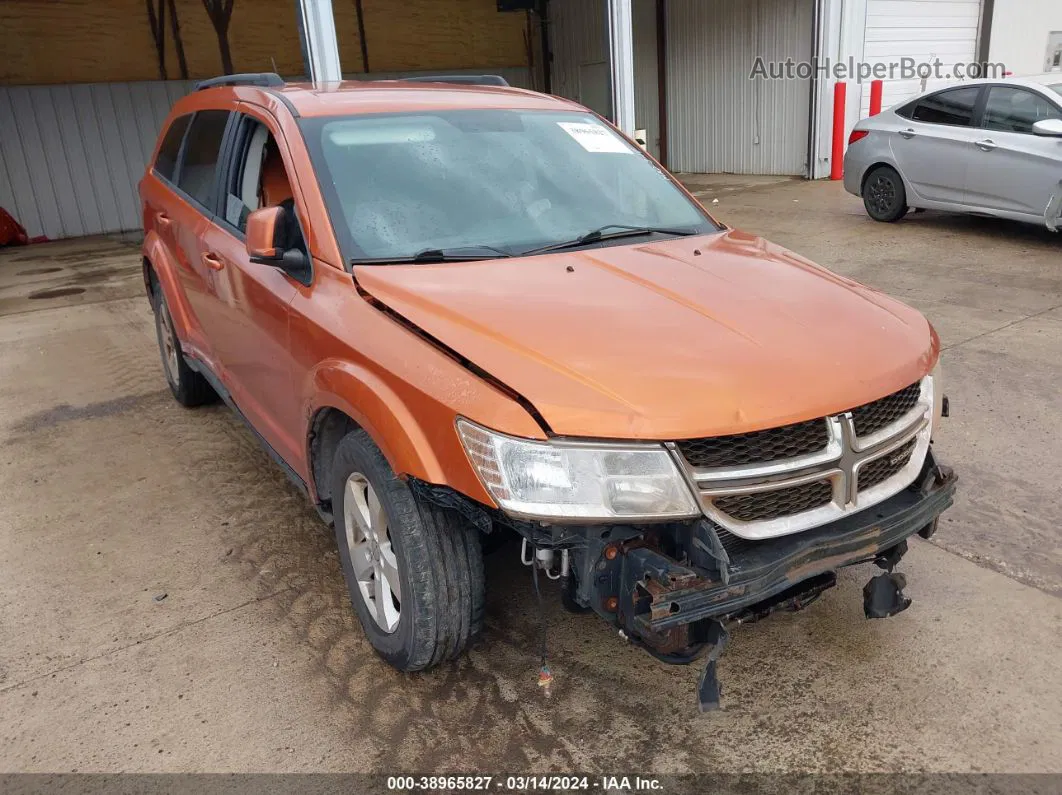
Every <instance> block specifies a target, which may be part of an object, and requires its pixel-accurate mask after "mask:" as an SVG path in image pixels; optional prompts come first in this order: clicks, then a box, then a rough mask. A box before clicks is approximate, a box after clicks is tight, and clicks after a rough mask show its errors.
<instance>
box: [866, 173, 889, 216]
mask: <svg viewBox="0 0 1062 795" xmlns="http://www.w3.org/2000/svg"><path fill="white" fill-rule="evenodd" d="M867 199H868V201H869V203H870V206H871V207H873V208H874V210H876V211H877V212H878V213H881V214H882V215H886V214H887V213H888V212H889V211H890V210H892V205H893V203H894V202H895V201H896V186H895V185H894V184H893V182H892V180H891V179H889V178H888V177H886V176H884V175H882V174H879V175H878V176H876V177H875V178H874V180H873V181H872V182H871V183H870V189H869V191H868V195H867Z"/></svg>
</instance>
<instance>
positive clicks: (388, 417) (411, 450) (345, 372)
mask: <svg viewBox="0 0 1062 795" xmlns="http://www.w3.org/2000/svg"><path fill="white" fill-rule="evenodd" d="M397 387H398V388H395V387H393V386H392V385H391V384H389V383H388V382H387V381H386V380H385V379H384V378H382V377H380V375H378V374H377V373H375V372H373V371H372V370H370V369H368V368H366V367H364V366H362V365H359V364H357V363H354V362H351V361H343V360H339V359H327V360H325V361H323V362H321V363H320V364H318V365H317V366H316V367H315V368H314V370H313V372H312V373H311V376H310V378H309V379H308V383H307V384H306V393H307V395H306V398H305V399H304V410H305V417H306V418H307V423H308V425H311V424H312V423H313V421H314V418H315V416H316V415H317V413H318V412H319V411H320V410H322V409H327V408H333V409H338V410H339V411H342V412H343V413H344V414H346V415H347V416H348V417H350V418H351V419H352V420H353V421H354V422H355V423H357V424H358V425H359V426H360V427H362V428H363V429H364V430H365V431H366V432H367V433H368V434H369V435H370V436H371V437H372V439H373V441H375V442H376V444H377V446H378V447H379V448H380V450H381V451H382V452H383V454H384V456H385V457H386V458H387V461H388V463H390V465H391V468H392V469H393V470H394V472H395V473H396V474H397V475H399V476H412V477H415V478H418V479H420V480H423V481H426V482H428V483H435V484H440V485H447V486H450V487H452V488H454V489H456V490H457V491H460V492H462V493H463V494H465V495H467V496H469V497H472V498H473V499H476V500H479V501H480V502H482V503H485V504H487V505H494V501H493V500H492V499H491V498H490V495H489V494H487V492H486V490H485V489H484V488H483V484H482V483H481V482H480V480H479V478H478V476H477V475H476V474H475V472H474V471H473V470H472V466H471V464H470V463H469V461H468V458H467V456H466V455H465V452H464V448H462V447H461V444H460V440H459V439H458V436H457V430H456V428H455V426H454V421H455V419H456V417H455V415H454V414H453V411H452V410H449V409H447V407H445V406H444V405H443V404H441V403H438V402H436V401H434V400H432V399H431V398H430V397H428V396H425V395H423V394H422V393H420V392H416V391H415V390H412V389H411V388H409V387H408V386H404V385H403V384H401V383H400V382H398V383H397ZM400 389H401V393H400V391H399V390H400ZM413 401H416V410H414V409H413V407H412V406H411V405H410V404H411V403H412V402H413ZM307 437H309V434H307ZM307 454H308V455H309V450H308V451H307ZM308 460H310V461H312V459H311V458H308ZM307 470H308V472H309V475H310V478H311V481H312V479H313V477H314V472H313V466H312V464H311V465H310V466H308V467H307ZM310 485H311V488H312V490H313V493H314V494H315V495H316V494H319V490H318V488H317V485H316V483H312V482H311V484H310Z"/></svg>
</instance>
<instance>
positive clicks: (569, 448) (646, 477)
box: [457, 419, 701, 520]
mask: <svg viewBox="0 0 1062 795" xmlns="http://www.w3.org/2000/svg"><path fill="white" fill-rule="evenodd" d="M457 430H458V433H459V434H460V435H461V442H462V443H463V444H464V446H465V452H467V453H468V457H469V460H471V462H472V465H473V466H474V467H475V469H476V471H477V472H478V473H479V477H480V479H481V480H482V481H483V485H484V486H486V487H487V491H489V492H490V495H491V496H492V497H493V498H494V500H495V501H496V502H497V503H498V505H499V506H500V507H501V508H502V510H504V511H506V512H507V513H510V514H513V515H515V516H522V517H526V518H534V519H539V518H566V519H583V520H589V519H670V518H679V517H691V516H697V515H698V514H700V512H701V511H700V508H699V507H698V505H697V502H696V501H695V500H694V498H693V495H692V494H691V493H690V490H689V487H688V486H687V485H686V481H685V480H684V479H683V477H682V475H681V474H680V473H679V471H678V468H677V467H676V466H675V462H674V461H673V460H672V458H671V456H670V455H669V454H668V452H667V451H666V450H665V449H664V448H663V447H662V446H660V445H653V444H646V445H644V446H626V447H625V446H622V445H613V444H604V443H602V444H594V443H586V444H583V443H568V444H565V443H561V442H556V443H554V442H535V441H530V440H527V439H518V438H516V437H513V436H505V435H504V434H500V433H496V432H494V431H488V430H487V429H486V428H481V427H480V426H479V425H475V424H473V423H471V422H469V421H468V420H464V419H459V420H458V421H457Z"/></svg>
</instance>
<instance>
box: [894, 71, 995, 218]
mask: <svg viewBox="0 0 1062 795" xmlns="http://www.w3.org/2000/svg"><path fill="white" fill-rule="evenodd" d="M980 94H981V89H980V87H979V86H966V87H964V88H952V89H948V90H946V91H938V92H937V93H936V94H930V95H929V96H927V97H925V98H924V99H922V100H921V101H919V102H918V103H917V104H916V105H915V106H914V107H913V108H912V109H911V111H910V113H909V115H908V116H907V117H905V118H902V119H901V123H900V127H899V129H898V130H897V131H896V132H893V133H891V136H892V140H891V145H892V152H893V156H894V157H895V158H896V163H897V164H898V165H899V167H900V173H901V174H903V176H904V177H905V178H906V179H907V181H908V183H909V184H910V185H911V188H912V189H913V190H914V192H915V193H917V194H918V196H919V197H921V198H923V199H926V200H928V201H933V202H945V203H948V204H962V202H963V190H964V187H965V185H966V171H967V169H968V168H969V166H970V161H971V159H972V152H971V150H972V148H973V142H974V141H975V140H976V139H977V138H978V137H979V136H980V132H981V131H979V130H977V129H975V128H974V127H973V126H972V124H973V119H974V114H975V110H976V108H977V104H978V100H979V98H980Z"/></svg>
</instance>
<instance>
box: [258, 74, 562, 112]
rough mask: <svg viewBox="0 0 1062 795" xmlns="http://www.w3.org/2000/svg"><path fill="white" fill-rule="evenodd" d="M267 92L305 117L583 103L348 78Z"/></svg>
mask: <svg viewBox="0 0 1062 795" xmlns="http://www.w3.org/2000/svg"><path fill="white" fill-rule="evenodd" d="M267 90H268V91H270V92H271V93H274V94H280V95H282V96H283V97H284V99H286V100H287V101H288V103H289V104H290V106H291V107H292V108H293V109H294V110H295V112H297V113H298V114H299V115H300V116H342V115H350V114H360V113H387V112H395V111H423V110H456V109H476V108H479V109H520V110H538V109H541V110H549V109H552V110H560V109H562V108H574V107H578V106H576V105H574V103H572V102H569V101H568V100H565V99H561V98H560V97H554V96H551V95H549V94H541V93H539V92H537V91H527V90H525V89H522V88H512V87H507V86H506V87H502V86H487V85H455V84H450V83H424V82H416V83H414V82H405V81H402V80H373V81H368V80H365V81H362V80H344V81H343V82H341V83H330V84H327V85H324V86H315V85H313V84H311V83H285V84H284V85H283V86H275V87H271V88H269V89H267Z"/></svg>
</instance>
